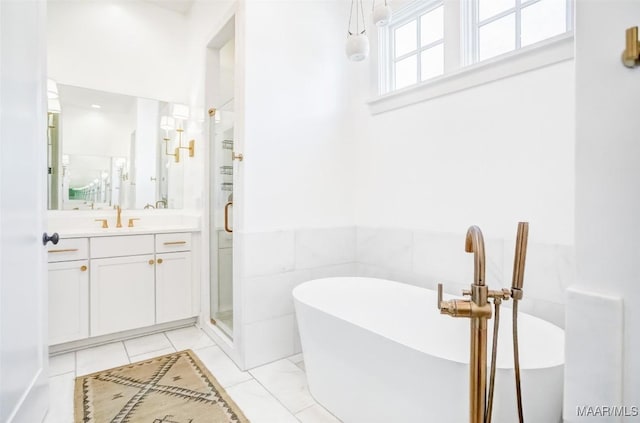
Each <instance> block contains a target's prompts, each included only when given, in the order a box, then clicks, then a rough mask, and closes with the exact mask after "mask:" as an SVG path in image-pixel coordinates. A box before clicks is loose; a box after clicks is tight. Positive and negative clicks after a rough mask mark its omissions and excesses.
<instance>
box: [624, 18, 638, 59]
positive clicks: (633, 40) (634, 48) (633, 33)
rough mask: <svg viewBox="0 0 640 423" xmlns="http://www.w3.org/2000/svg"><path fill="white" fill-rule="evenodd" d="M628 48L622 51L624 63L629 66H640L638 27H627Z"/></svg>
mask: <svg viewBox="0 0 640 423" xmlns="http://www.w3.org/2000/svg"><path fill="white" fill-rule="evenodd" d="M626 36H627V37H626V38H627V43H626V48H625V50H624V51H623V52H622V63H623V64H624V65H625V66H626V67H628V68H635V67H636V66H640V41H638V27H637V26H634V27H631V28H629V29H627V34H626Z"/></svg>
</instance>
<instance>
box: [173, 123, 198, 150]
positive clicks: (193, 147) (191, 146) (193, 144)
mask: <svg viewBox="0 0 640 423" xmlns="http://www.w3.org/2000/svg"><path fill="white" fill-rule="evenodd" d="M176 132H177V133H178V147H177V148H176V150H178V149H183V150H189V157H193V156H195V154H196V140H189V145H188V146H183V145H182V133H183V132H184V129H182V128H178V129H176Z"/></svg>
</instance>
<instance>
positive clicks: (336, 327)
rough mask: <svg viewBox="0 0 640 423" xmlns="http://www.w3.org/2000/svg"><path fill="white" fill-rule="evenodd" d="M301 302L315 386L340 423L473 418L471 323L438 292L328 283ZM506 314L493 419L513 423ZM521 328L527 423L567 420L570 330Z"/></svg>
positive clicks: (372, 282)
mask: <svg viewBox="0 0 640 423" xmlns="http://www.w3.org/2000/svg"><path fill="white" fill-rule="evenodd" d="M525 296H526V285H525ZM293 297H294V302H295V308H296V315H297V318H298V327H299V329H300V338H301V341H302V350H303V354H304V361H305V367H306V370H307V377H308V381H309V389H310V391H311V394H312V395H313V396H314V397H315V399H316V400H317V401H318V402H319V403H321V404H322V405H323V406H325V407H326V408H327V409H328V410H330V411H331V412H332V413H333V414H334V415H336V416H337V417H338V418H340V419H341V420H342V421H344V422H345V423H374V422H384V423H388V422H408V423H414V422H415V423H435V422H438V423H464V422H467V421H468V420H469V417H468V416H469V412H468V410H469V405H468V402H469V398H468V397H469V393H468V392H469V391H468V390H469V387H468V386H469V372H468V368H469V366H468V363H469V320H468V319H455V318H452V317H450V316H444V315H440V314H439V312H438V310H437V308H436V293H435V292H434V291H430V290H427V289H423V288H419V287H415V286H411V285H406V284H402V283H398V282H392V281H387V280H381V279H372V278H329V279H317V280H313V281H310V282H306V283H304V284H302V285H300V286H298V287H296V288H295V289H294V290H293ZM525 298H526V297H525ZM525 301H526V300H525ZM501 315H502V316H501V317H502V318H501V319H500V331H499V332H500V333H499V338H500V339H499V348H498V370H497V372H496V393H495V399H494V411H493V423H513V422H517V421H518V419H517V412H516V399H515V382H514V376H513V353H512V348H511V310H510V309H507V308H506V307H502V309H501ZM492 325H493V319H492V320H491V321H490V324H489V326H492ZM518 329H519V340H520V368H521V372H522V392H523V403H524V416H525V422H526V423H557V422H560V421H561V412H562V385H563V365H564V331H563V330H562V329H560V328H558V327H556V326H554V325H552V324H550V323H547V322H545V321H543V320H541V319H538V318H535V317H533V316H530V315H527V314H524V313H520V317H519V321H518ZM488 343H489V345H491V332H490V333H489V339H488ZM490 348H491V347H489V349H490ZM490 354H491V352H490V351H489V353H488V357H491V356H490ZM487 373H488V372H487Z"/></svg>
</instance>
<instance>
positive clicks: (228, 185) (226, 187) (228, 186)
mask: <svg viewBox="0 0 640 423" xmlns="http://www.w3.org/2000/svg"><path fill="white" fill-rule="evenodd" d="M220 189H221V190H222V191H233V182H222V183H221V184H220Z"/></svg>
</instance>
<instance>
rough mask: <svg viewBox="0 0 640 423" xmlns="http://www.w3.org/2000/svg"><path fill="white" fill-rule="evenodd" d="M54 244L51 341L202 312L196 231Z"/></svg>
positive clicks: (124, 329)
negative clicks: (196, 274) (193, 245)
mask: <svg viewBox="0 0 640 423" xmlns="http://www.w3.org/2000/svg"><path fill="white" fill-rule="evenodd" d="M49 250H50V251H49V344H50V345H56V344H61V343H65V342H71V341H77V340H81V339H86V338H89V337H95V336H102V335H108V334H114V333H117V332H123V331H128V330H132V329H140V328H145V327H150V326H153V325H155V324H160V323H168V322H172V321H177V320H181V319H186V318H190V317H194V316H196V315H197V312H198V298H196V295H195V294H196V284H197V281H194V280H193V272H192V257H191V254H192V253H191V234H190V233H171V234H155V235H154V234H145V235H114V236H100V237H90V238H69V239H61V240H60V243H59V244H58V245H57V246H55V248H54V247H51V246H50V247H49Z"/></svg>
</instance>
